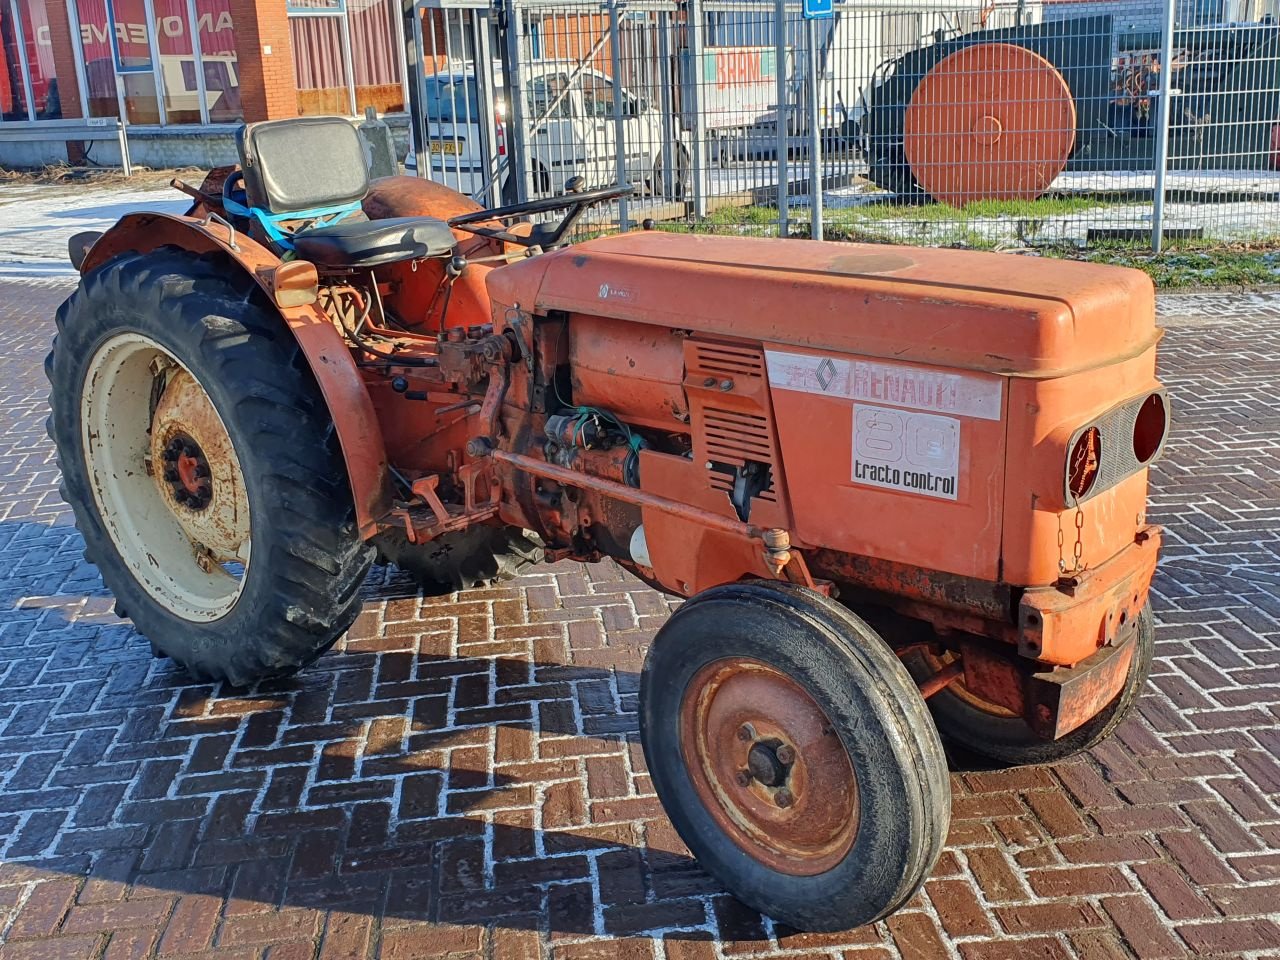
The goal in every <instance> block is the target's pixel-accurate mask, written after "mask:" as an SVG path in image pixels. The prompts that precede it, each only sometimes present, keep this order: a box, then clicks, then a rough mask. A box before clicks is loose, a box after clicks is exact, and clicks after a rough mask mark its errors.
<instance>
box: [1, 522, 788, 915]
mask: <svg viewBox="0 0 1280 960" xmlns="http://www.w3.org/2000/svg"><path fill="white" fill-rule="evenodd" d="M4 526H5V525H0V533H3V529H4ZM23 526H24V527H25V528H27V529H25V530H23V531H20V532H19V533H18V534H17V535H16V536H11V537H10V538H9V539H8V541H7V550H6V549H5V544H6V541H5V540H3V539H0V560H2V559H3V558H4V556H5V554H6V553H8V552H9V551H16V552H18V553H19V554H21V556H22V557H23V558H24V559H23V563H22V565H23V566H24V567H26V568H27V571H26V574H25V575H23V574H18V575H16V576H14V574H15V573H16V571H14V570H13V569H12V568H11V570H10V578H9V579H8V582H7V583H6V582H5V578H3V577H0V602H3V607H2V608H0V655H2V656H4V657H5V659H6V661H7V663H6V664H5V665H0V676H3V677H4V679H5V680H6V681H7V682H8V686H7V687H5V688H4V690H3V692H0V781H4V790H3V793H2V794H0V886H4V885H6V884H7V883H10V882H14V881H13V878H14V877H18V878H26V879H38V878H40V877H41V876H47V875H48V874H49V873H55V874H61V875H65V876H72V877H76V878H80V877H85V878H87V881H86V882H87V883H89V884H93V885H94V889H95V890H98V891H101V890H104V889H107V887H103V886H101V884H106V885H108V887H111V886H114V887H115V888H117V889H120V890H121V895H123V892H124V890H134V891H167V892H172V893H177V894H184V895H185V894H200V895H207V896H212V897H217V898H220V899H221V900H222V901H223V902H224V911H225V914H224V915H225V916H226V917H228V918H231V917H240V916H248V915H251V914H259V913H262V912H266V911H272V910H280V909H284V908H289V907H294V908H305V909H311V910H335V911H344V912H353V913H358V914H366V915H368V916H371V917H375V918H381V919H383V920H391V919H404V920H419V921H429V922H434V923H441V924H456V925H478V926H484V927H501V928H510V929H516V930H537V931H542V932H544V933H546V934H548V935H550V936H552V937H555V936H562V935H563V936H578V935H605V936H632V935H643V934H644V933H646V932H647V931H650V930H653V929H655V928H661V929H663V930H664V934H663V935H665V936H668V937H674V938H684V937H688V938H690V939H705V938H706V937H707V935H708V934H707V930H708V928H709V927H712V926H714V925H715V924H717V923H723V922H724V918H729V919H730V920H731V921H732V926H733V929H734V934H733V935H734V937H735V938H736V939H741V940H767V939H769V938H770V936H771V930H772V928H771V926H770V925H769V924H768V923H767V922H766V921H764V920H763V918H761V917H760V916H759V915H758V914H756V913H755V912H754V911H751V910H749V909H747V908H746V907H744V906H742V905H741V904H738V903H737V901H735V900H733V899H732V898H731V897H730V896H729V895H728V894H727V893H726V892H725V891H724V889H723V888H722V887H721V886H720V885H719V884H718V883H717V882H716V881H715V880H713V879H712V878H711V877H710V876H709V875H707V874H706V873H705V872H704V871H702V870H701V868H699V867H698V865H697V863H696V862H695V861H694V860H693V859H692V858H691V857H690V855H689V854H688V851H687V850H686V849H685V848H684V847H683V845H682V844H681V843H680V842H679V840H678V838H677V837H676V835H675V832H674V830H673V829H672V828H671V827H670V824H669V823H668V822H667V820H666V818H665V816H664V815H663V814H662V813H661V810H660V808H659V807H658V805H657V801H656V798H655V797H653V796H652V790H651V787H649V786H648V780H647V775H646V774H645V772H644V771H643V769H642V762H641V761H639V760H638V759H636V758H638V757H639V750H638V747H637V746H636V745H635V741H636V739H637V723H636V714H635V712H634V709H635V695H636V691H637V690H638V685H639V678H638V675H637V674H636V673H635V672H634V671H628V670H608V669H598V668H587V667H575V666H573V665H572V664H565V663H560V662H541V661H536V660H531V659H528V658H523V657H504V656H499V657H463V658H454V657H446V656H436V655H426V654H422V653H420V652H413V651H410V652H406V651H403V650H395V651H386V652H341V651H335V652H332V653H329V654H326V655H325V656H324V657H322V658H321V659H320V660H319V661H317V662H316V663H315V664H313V665H312V666H311V667H309V668H308V669H307V670H305V671H303V672H302V673H301V674H299V675H298V676H296V677H293V678H290V679H288V680H283V681H273V682H270V683H263V684H260V685H258V686H256V687H253V688H250V689H237V688H232V687H229V686H227V685H225V684H207V683H206V684H201V683H196V682H193V681H192V680H191V679H190V678H189V677H187V676H186V675H185V674H184V673H182V671H181V670H179V669H178V668H177V667H176V666H175V665H173V664H172V663H171V662H169V661H167V660H157V659H154V658H153V657H152V656H151V653H150V649H149V645H148V642H147V641H146V640H145V639H144V638H143V637H141V636H140V635H139V634H137V633H136V631H134V630H133V629H132V627H131V625H130V624H129V623H128V622H127V621H120V620H118V619H116V618H115V616H114V614H113V613H112V612H111V609H112V603H113V602H112V598H111V597H110V595H109V594H108V593H107V592H106V591H105V590H104V589H103V588H102V586H101V583H100V581H97V577H96V571H95V570H94V569H93V568H92V567H90V566H87V565H85V564H83V561H81V560H80V559H79V557H78V546H77V545H76V544H75V543H74V542H72V541H75V540H78V537H76V536H75V533H74V528H67V527H65V526H54V527H48V526H43V527H41V526H40V525H37V524H24V525H23ZM41 531H43V535H41ZM28 563H29V565H28ZM55 570H56V571H57V575H56V576H52V575H50V576H48V577H41V576H40V573H41V572H42V571H43V572H45V573H47V574H52V573H53V571H55ZM55 580H56V581H57V585H56V587H55V588H54V589H52V590H48V587H45V589H46V590H48V592H47V593H42V591H41V590H40V589H39V588H40V587H41V586H42V585H44V584H46V583H52V582H53V581H55ZM372 592H373V593H374V594H375V595H376V596H377V597H378V599H393V598H396V597H399V598H400V599H408V598H409V597H411V596H412V595H413V594H412V593H411V592H410V590H409V588H408V587H407V586H406V585H405V584H402V583H400V582H399V581H398V580H396V578H395V576H394V574H391V575H388V576H385V577H384V579H383V581H382V582H381V583H378V584H374V587H373V590H372ZM512 593H513V595H514V594H515V590H513V591H512ZM5 666H7V671H6V670H5ZM517 681H519V682H517ZM503 691H508V692H510V693H511V694H512V696H511V697H510V698H509V702H507V700H508V698H507V697H506V695H505V694H504V693H503ZM24 700H25V701H26V702H23V701H24ZM472 702H475V703H476V704H477V706H475V707H470V706H467V704H468V703H472ZM486 710H487V711H488V713H486V712H485V711H486ZM468 711H478V712H474V713H469V712H468ZM495 750H502V751H509V752H510V756H503V757H502V759H503V760H509V761H510V762H503V763H497V764H495V760H496V759H498V758H497V757H495V754H494V751H495ZM602 758H608V760H602ZM601 762H603V763H605V764H607V765H608V767H609V770H608V771H607V774H608V776H609V777H612V778H614V779H613V781H612V785H611V786H608V787H601V786H600V785H599V783H598V782H597V783H595V785H593V784H592V782H591V781H592V779H593V777H594V779H595V780H596V781H598V780H599V776H596V775H595V774H596V773H599V774H600V775H604V774H605V773H606V771H604V767H601V768H600V771H595V772H594V773H593V772H592V771H594V768H595V767H596V765H597V763H601ZM589 767H590V768H592V769H591V770H589ZM611 805H613V806H611ZM136 895H138V896H142V895H154V893H150V894H144V893H138V894H136ZM681 927H683V928H686V929H685V931H684V932H680V931H679V929H677V930H676V931H675V932H666V931H669V930H671V928H681Z"/></svg>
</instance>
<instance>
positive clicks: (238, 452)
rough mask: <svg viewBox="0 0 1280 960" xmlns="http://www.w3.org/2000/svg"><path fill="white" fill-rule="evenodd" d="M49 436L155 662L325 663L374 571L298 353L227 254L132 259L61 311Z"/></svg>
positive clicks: (234, 666) (245, 681)
mask: <svg viewBox="0 0 1280 960" xmlns="http://www.w3.org/2000/svg"><path fill="white" fill-rule="evenodd" d="M57 326H58V332H57V336H56V337H55V338H54V343H53V349H52V351H51V352H50V353H49V356H48V358H47V359H46V360H45V370H46V373H47V375H48V377H49V382H50V385H51V388H52V389H51V391H50V397H49V402H50V406H51V408H52V414H51V416H50V418H49V435H50V437H51V438H52V439H53V441H54V443H55V444H56V446H57V453H58V463H59V466H60V467H61V469H62V475H63V487H62V493H63V499H65V500H66V501H67V502H68V503H69V504H70V505H71V508H72V510H73V512H74V514H75V520H76V526H77V527H78V528H79V530H80V533H81V534H82V535H83V537H84V541H85V557H86V558H87V559H88V560H89V561H90V562H92V563H94V564H95V565H96V566H97V567H98V569H99V571H100V572H101V574H102V579H103V582H104V583H105V584H106V586H107V588H108V589H110V590H111V592H112V593H113V594H115V597H116V603H117V609H120V610H123V611H127V613H128V615H129V617H130V618H131V619H132V620H133V623H134V626H135V627H136V628H137V629H138V631H139V632H140V633H142V634H143V635H144V636H146V637H147V638H148V639H149V640H150V641H151V643H152V648H153V650H154V651H155V652H156V653H157V654H160V655H164V656H168V657H171V658H172V659H173V660H174V661H175V662H176V663H178V664H179V665H180V666H182V667H183V668H184V669H185V670H186V671H187V672H189V673H190V674H191V675H192V676H194V677H196V678H198V679H201V680H224V681H227V682H229V683H231V684H233V685H235V686H246V685H249V684H252V683H255V682H257V681H260V680H264V679H267V678H269V677H276V676H280V675H284V674H289V673H292V672H294V671H296V670H298V669H299V668H300V667H302V666H304V665H306V664H308V663H310V662H311V661H313V660H315V659H316V658H317V657H319V656H320V655H321V654H322V653H323V652H324V651H325V650H327V649H328V648H329V647H330V646H332V644H333V643H334V641H335V640H337V639H338V637H339V636H341V635H342V633H343V632H344V631H345V630H346V629H347V627H348V626H350V624H351V622H352V621H353V620H354V619H355V617H356V614H357V613H358V612H359V609H360V596H359V589H360V585H361V583H362V582H363V581H364V578H365V574H366V573H367V572H368V569H369V566H370V564H371V563H372V560H373V549H372V548H371V547H370V546H368V545H367V544H365V543H364V542H363V541H362V539H361V537H360V534H359V532H358V529H357V526H356V523H355V510H354V506H353V502H352V497H351V492H350V485H349V483H348V479H347V474H346V468H345V465H344V462H343V457H342V452H341V450H340V448H339V446H338V441H337V436H336V434H335V431H334V426H333V421H332V418H331V417H330V414H329V410H328V408H327V407H326V405H325V402H324V398H323V397H322V395H321V393H320V388H319V386H318V385H317V383H316V382H315V379H314V378H313V376H312V374H311V371H310V368H309V367H308V365H307V362H306V359H305V358H304V357H303V355H302V353H301V351H300V349H299V347H298V345H297V342H296V341H295V340H294V338H293V336H292V335H291V334H290V333H289V332H288V329H287V327H286V326H285V325H284V323H283V322H282V321H281V318H280V316H279V315H278V313H277V312H276V310H275V308H274V307H273V306H272V305H271V304H270V302H269V301H268V300H267V299H266V297H265V296H264V295H263V293H262V292H261V290H260V288H259V287H258V286H257V284H255V283H253V282H252V280H250V279H248V278H247V277H245V276H244V275H243V274H242V272H241V271H239V270H236V269H234V268H233V266H232V265H231V264H230V263H228V261H227V259H226V258H225V257H223V256H221V255H205V256H196V255H193V254H191V253H188V252H185V251H182V250H179V249H177V248H173V247H165V248H161V249H159V250H156V251H153V252H151V253H148V254H138V253H126V254H122V255H120V256H118V257H116V258H114V259H113V260H111V261H109V262H108V263H106V264H104V265H103V266H101V267H99V268H98V269H96V270H93V271H92V272H91V273H89V274H87V275H85V276H84V277H83V278H81V281H80V285H79V287H78V288H77V289H76V291H75V292H74V293H73V294H72V295H71V296H70V297H69V298H68V299H67V301H66V302H65V303H63V305H62V306H61V307H60V308H59V309H58V314H57Z"/></svg>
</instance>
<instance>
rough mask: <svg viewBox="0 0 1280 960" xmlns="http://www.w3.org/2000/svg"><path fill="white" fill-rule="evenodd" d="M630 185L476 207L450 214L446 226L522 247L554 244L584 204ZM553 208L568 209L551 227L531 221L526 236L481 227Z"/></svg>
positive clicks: (625, 193) (626, 189) (618, 193)
mask: <svg viewBox="0 0 1280 960" xmlns="http://www.w3.org/2000/svg"><path fill="white" fill-rule="evenodd" d="M631 192H632V189H631V187H616V186H615V187H601V188H599V189H597V190H584V191H582V192H581V193H565V194H561V195H560V196H558V197H540V198H538V199H537V200H526V201H525V202H524V203H513V204H511V205H510V206H506V207H494V208H493V209H492V210H477V211H475V212H474V213H464V214H461V215H460V216H457V217H451V218H450V219H449V221H448V223H449V226H451V227H458V228H459V229H461V230H466V231H467V232H468V233H474V234H477V235H479V236H482V237H492V238H493V239H495V240H503V241H506V242H507V243H515V244H518V245H520V246H522V247H544V248H545V247H554V246H558V245H559V244H560V243H562V242H563V241H564V237H565V234H567V233H568V232H569V231H570V230H572V229H573V225H574V224H575V223H577V221H578V218H579V217H581V216H582V215H583V214H584V213H585V212H586V211H587V208H588V207H594V206H595V205H596V204H599V203H607V202H608V201H610V200H616V199H618V198H619V197H625V196H629V195H630V194H631ZM554 210H568V211H569V213H568V215H567V216H565V217H564V218H563V219H562V220H561V221H560V222H559V223H557V224H555V225H554V226H552V225H550V224H546V223H535V224H534V225H533V230H532V231H530V233H529V235H528V236H521V235H519V234H515V233H511V232H510V231H509V230H506V229H503V228H499V227H488V226H482V225H481V224H485V223H488V222H489V221H492V220H512V219H514V218H516V217H527V216H531V215H532V214H535V213H551V212H552V211H554Z"/></svg>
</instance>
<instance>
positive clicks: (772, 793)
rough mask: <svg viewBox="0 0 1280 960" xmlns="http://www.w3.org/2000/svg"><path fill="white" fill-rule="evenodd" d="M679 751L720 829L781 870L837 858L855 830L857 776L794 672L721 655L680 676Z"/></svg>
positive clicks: (812, 870)
mask: <svg viewBox="0 0 1280 960" xmlns="http://www.w3.org/2000/svg"><path fill="white" fill-rule="evenodd" d="M680 731H681V744H680V748H681V753H682V754H683V757H684V762H685V766H686V768H687V769H688V771H689V775H690V778H691V780H692V781H693V785H694V789H695V790H696V791H697V794H698V797H699V799H700V800H701V801H702V803H703V805H704V806H705V807H706V809H707V811H708V812H709V813H710V814H711V816H712V817H713V818H714V819H715V821H716V823H717V824H718V825H719V826H720V829H721V830H723V831H724V832H725V834H726V835H728V836H729V837H730V839H732V840H733V842H734V843H735V844H737V845H738V847H739V848H740V849H742V851H743V852H744V853H746V854H747V855H748V856H750V857H752V858H753V859H755V860H757V861H759V862H760V863H762V864H764V865H765V866H767V867H769V868H770V869H773V870H777V871H779V872H781V873H785V874H789V875H791V876H813V875H816V874H819V873H823V872H825V871H827V870H830V869H831V868H832V867H833V866H834V865H835V864H837V863H839V862H840V861H841V860H843V859H844V857H845V855H846V854H847V853H848V852H849V849H850V848H851V847H852V846H853V842H854V840H855V839H856V838H857V835H858V827H859V822H860V817H859V804H858V783H857V777H856V775H855V773H854V770H853V765H852V763H851V761H850V759H849V755H848V753H847V751H846V750H845V747H844V744H843V743H842V742H841V741H840V738H839V736H838V735H837V734H835V733H834V732H833V731H832V730H831V724H830V721H829V720H828V719H827V716H826V714H825V713H823V711H822V708H821V707H819V706H818V704H817V703H815V702H814V700H813V698H812V697H810V696H809V694H808V693H806V692H805V690H804V689H803V688H802V687H801V686H800V685H799V684H798V683H796V681H795V680H793V679H791V678H790V677H788V676H786V675H784V674H783V673H781V672H780V671H778V670H776V669H774V668H773V667H771V666H769V665H768V664H765V663H763V662H761V661H759V660H752V659H745V658H744V659H722V660H716V661H713V662H712V663H709V664H707V665H706V666H705V667H703V668H702V669H701V670H699V671H698V672H697V673H696V674H695V675H694V676H693V678H692V679H691V680H690V682H689V686H688V687H687V688H686V690H685V693H684V697H683V700H682V701H681V706H680Z"/></svg>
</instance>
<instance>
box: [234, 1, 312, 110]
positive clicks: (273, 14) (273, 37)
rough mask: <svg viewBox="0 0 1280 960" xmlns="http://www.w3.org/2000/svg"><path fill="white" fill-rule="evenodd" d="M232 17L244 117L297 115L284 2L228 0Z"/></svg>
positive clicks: (296, 99) (291, 51)
mask: <svg viewBox="0 0 1280 960" xmlns="http://www.w3.org/2000/svg"><path fill="white" fill-rule="evenodd" d="M231 19H232V21H233V22H234V23H235V30H236V42H237V46H238V54H239V71H240V99H241V101H242V102H243V104H244V118H245V120H247V121H249V122H253V121H255V120H278V119H281V118H284V117H296V116H297V115H298V94H297V89H296V84H295V79H294V72H293V48H292V46H291V44H290V42H289V18H288V17H287V16H286V14H285V10H284V3H283V2H281V0H231ZM267 50H270V51H271V52H270V53H267V52H266V51H267Z"/></svg>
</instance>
